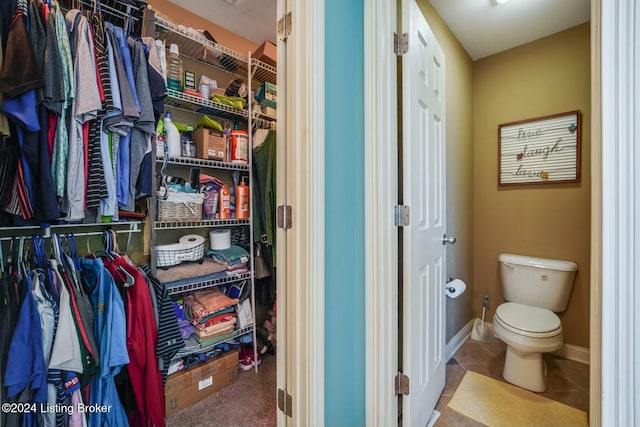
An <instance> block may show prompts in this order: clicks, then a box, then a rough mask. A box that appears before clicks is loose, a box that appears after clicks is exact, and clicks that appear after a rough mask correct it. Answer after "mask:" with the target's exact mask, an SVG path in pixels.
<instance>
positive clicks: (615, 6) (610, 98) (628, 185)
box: [592, 0, 640, 425]
mask: <svg viewBox="0 0 640 427" xmlns="http://www.w3.org/2000/svg"><path fill="white" fill-rule="evenodd" d="M596 13H597V14H598V15H597V16H598V17H599V21H598V25H599V31H598V36H597V37H598V39H599V47H600V49H599V54H598V57H597V58H598V59H599V64H598V69H599V73H600V77H601V87H599V88H598V89H599V90H598V92H597V94H598V97H597V101H598V103H599V104H600V108H601V112H602V114H601V120H602V121H601V123H599V133H598V134H597V136H596V138H601V139H600V140H599V141H598V142H599V144H598V149H599V153H601V154H600V155H601V156H602V158H601V160H602V162H601V169H600V168H598V169H597V172H598V174H597V175H596V174H594V176H596V177H597V181H596V182H597V184H598V185H597V194H596V197H598V199H597V201H598V202H599V205H598V207H597V209H595V212H594V217H593V218H592V220H593V221H599V222H597V223H596V230H595V231H596V233H597V234H596V235H595V236H594V238H597V237H598V236H599V235H601V236H602V240H601V242H600V245H598V246H596V247H595V248H592V251H593V252H592V253H593V257H594V258H595V259H596V268H598V264H597V263H598V261H601V263H602V264H601V270H599V271H597V272H598V273H599V274H598V276H596V279H595V280H594V290H593V292H592V294H593V293H596V295H595V296H594V299H599V300H600V302H601V311H596V312H594V313H592V319H593V323H594V324H595V326H594V330H592V332H593V334H594V335H595V337H596V339H597V340H598V341H597V344H596V345H599V346H600V347H601V353H600V357H601V359H600V360H599V363H600V366H601V372H596V375H597V374H600V375H599V376H598V377H599V383H592V386H595V387H598V386H599V388H600V390H597V389H596V390H592V393H594V394H596V393H598V394H597V395H596V397H597V398H598V397H599V398H600V399H601V406H600V408H598V409H599V410H600V412H599V413H596V414H595V415H596V416H599V419H597V420H596V421H597V422H598V423H600V424H602V422H603V420H607V421H606V423H607V424H610V425H634V424H637V423H638V410H637V402H638V396H639V394H640V386H639V385H638V384H639V383H640V373H639V372H638V369H637V366H638V360H639V356H638V354H637V348H638V334H639V333H640V315H639V314H638V311H637V307H638V304H640V293H638V291H637V289H638V287H637V286H638V282H640V272H639V271H638V268H637V265H636V264H637V259H638V257H639V256H640V249H639V248H638V241H639V240H640V227H639V225H640V220H639V218H638V213H637V211H636V209H635V208H636V207H637V206H638V203H640V179H639V178H638V174H637V172H636V169H637V168H636V165H637V163H638V160H640V152H639V151H638V149H637V144H636V141H637V139H638V135H639V134H640V125H639V124H638V123H637V122H636V118H637V112H638V111H639V109H640V100H638V98H637V97H636V96H635V93H634V90H633V89H634V88H635V89H637V88H638V85H639V84H640V79H639V77H638V76H637V73H633V72H631V71H632V70H637V69H638V66H639V65H640V57H638V55H637V52H638V48H640V35H639V34H638V32H637V31H635V29H636V28H637V27H638V24H640V15H639V14H638V7H637V4H636V3H635V2H634V0H616V1H611V2H601V7H599V8H596ZM634 53H635V54H634ZM598 111H600V109H598V110H597V111H595V114H597V113H598ZM634 113H635V115H634ZM600 194H601V199H600ZM604 286H606V287H607V288H606V289H604ZM597 314H601V317H597V318H596V317H594V316H595V315H597ZM600 322H601V323H600ZM598 328H600V329H598ZM634 349H635V350H634ZM634 351H635V353H634ZM592 425H593V424H592Z"/></svg>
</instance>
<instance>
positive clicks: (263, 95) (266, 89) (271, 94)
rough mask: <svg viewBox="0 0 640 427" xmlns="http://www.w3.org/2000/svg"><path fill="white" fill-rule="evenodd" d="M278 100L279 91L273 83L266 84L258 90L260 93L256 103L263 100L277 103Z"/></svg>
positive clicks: (257, 95)
mask: <svg viewBox="0 0 640 427" xmlns="http://www.w3.org/2000/svg"><path fill="white" fill-rule="evenodd" d="M277 99H278V90H277V88H276V85H274V84H273V83H269V82H265V83H262V84H261V85H260V87H259V88H258V93H257V94H256V101H258V102H261V101H263V100H269V101H273V102H276V101H277Z"/></svg>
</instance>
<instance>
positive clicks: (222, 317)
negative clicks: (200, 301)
mask: <svg viewBox="0 0 640 427" xmlns="http://www.w3.org/2000/svg"><path fill="white" fill-rule="evenodd" d="M235 318H236V313H223V314H218V315H216V316H207V317H206V318H204V319H202V320H201V321H200V323H198V324H197V325H196V329H198V330H199V331H202V330H203V329H205V328H207V327H208V326H211V325H215V324H217V323H222V322H227V321H229V320H231V319H235Z"/></svg>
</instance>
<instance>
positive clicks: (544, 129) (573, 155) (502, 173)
mask: <svg viewBox="0 0 640 427" xmlns="http://www.w3.org/2000/svg"><path fill="white" fill-rule="evenodd" d="M580 127H581V113H580V111H570V112H567V113H560V114H553V115H550V116H544V117H538V118H535V119H528V120H520V121H517V122H511V123H504V124H501V125H498V185H500V186H505V185H518V184H552V183H567V182H579V181H580Z"/></svg>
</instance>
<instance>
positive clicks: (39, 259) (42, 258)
mask: <svg viewBox="0 0 640 427" xmlns="http://www.w3.org/2000/svg"><path fill="white" fill-rule="evenodd" d="M31 241H32V243H33V248H34V251H35V253H36V263H37V264H38V268H45V266H46V265H47V259H46V249H45V246H44V237H43V236H41V235H33V236H31Z"/></svg>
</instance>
